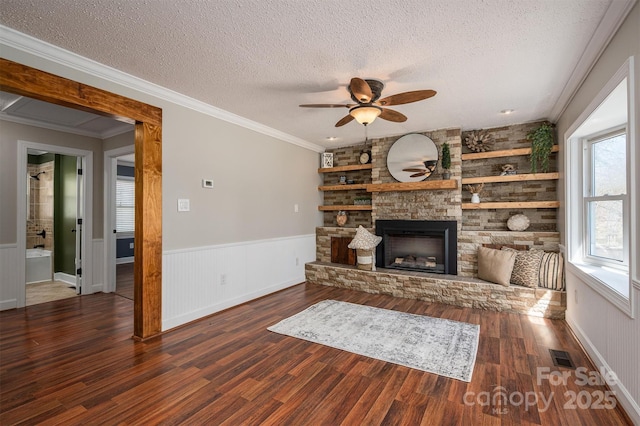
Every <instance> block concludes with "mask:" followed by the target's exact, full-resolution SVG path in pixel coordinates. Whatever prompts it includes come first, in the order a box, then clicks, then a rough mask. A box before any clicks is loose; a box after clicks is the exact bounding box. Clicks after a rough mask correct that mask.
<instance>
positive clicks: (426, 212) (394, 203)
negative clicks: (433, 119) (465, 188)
mask: <svg viewBox="0 0 640 426" xmlns="http://www.w3.org/2000/svg"><path fill="white" fill-rule="evenodd" d="M422 134H424V135H426V136H428V137H429V138H431V139H432V140H433V141H434V142H435V144H436V145H437V146H438V150H439V157H440V159H441V158H442V144H443V143H444V142H448V143H449V146H450V148H451V170H450V171H451V178H452V179H456V180H458V183H459V181H460V177H461V160H460V155H461V139H460V130H459V129H444V130H436V131H432V132H424V133H422ZM400 137H401V136H397V137H391V138H384V139H377V140H375V141H374V144H373V149H372V151H371V152H372V155H373V169H372V171H371V180H372V183H391V182H395V181H396V180H395V179H394V178H393V176H391V174H390V173H389V169H387V154H388V152H389V149H390V148H391V145H393V143H394V142H395V141H396V140H398V139H399V138H400ZM441 175H442V168H441V166H440V161H438V168H437V169H436V171H435V172H434V173H433V174H432V175H431V176H430V177H429V178H428V180H440V179H442V176H441ZM458 187H459V185H458ZM460 203H461V193H460V189H457V190H437V191H406V192H404V191H403V192H379V193H374V196H373V211H372V214H371V217H372V222H373V224H375V221H376V220H377V219H400V220H455V221H457V222H458V231H460V229H461V226H462V222H461V218H462V209H461V206H460Z"/></svg>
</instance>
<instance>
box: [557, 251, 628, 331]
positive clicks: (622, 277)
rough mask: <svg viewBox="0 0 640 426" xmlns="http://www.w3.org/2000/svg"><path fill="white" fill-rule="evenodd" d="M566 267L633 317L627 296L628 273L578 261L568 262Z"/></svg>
mask: <svg viewBox="0 0 640 426" xmlns="http://www.w3.org/2000/svg"><path fill="white" fill-rule="evenodd" d="M568 268H569V269H570V270H571V272H573V273H574V274H576V275H577V276H578V277H579V278H580V279H581V280H582V281H583V282H584V283H586V284H587V285H588V286H589V287H591V288H592V289H593V290H595V291H596V292H598V293H599V294H600V295H601V296H602V297H604V298H605V299H607V300H608V301H609V302H611V303H613V304H614V305H615V306H616V307H618V308H619V309H620V310H621V311H623V312H624V313H625V314H627V315H629V316H630V317H631V318H633V317H634V315H633V309H632V305H631V300H630V298H629V290H630V285H629V275H628V273H626V272H624V271H617V270H615V269H612V268H607V267H603V266H597V265H590V264H585V263H578V262H568Z"/></svg>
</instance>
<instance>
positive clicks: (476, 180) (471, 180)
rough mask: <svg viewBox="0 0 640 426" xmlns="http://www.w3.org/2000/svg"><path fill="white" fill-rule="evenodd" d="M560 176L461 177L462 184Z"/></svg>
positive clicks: (555, 175) (553, 178)
mask: <svg viewBox="0 0 640 426" xmlns="http://www.w3.org/2000/svg"><path fill="white" fill-rule="evenodd" d="M559 176H560V174H559V173H557V172H555V173H526V174H521V175H507V176H479V177H470V178H462V184H463V185H464V184H467V183H491V182H520V181H525V180H555V179H558V178H559Z"/></svg>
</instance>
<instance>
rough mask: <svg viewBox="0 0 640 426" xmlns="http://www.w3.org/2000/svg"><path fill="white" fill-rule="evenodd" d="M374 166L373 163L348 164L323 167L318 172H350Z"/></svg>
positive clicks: (369, 168)
mask: <svg viewBox="0 0 640 426" xmlns="http://www.w3.org/2000/svg"><path fill="white" fill-rule="evenodd" d="M372 168H373V165H372V164H350V165H348V166H336V167H324V168H322V167H321V168H319V169H318V173H335V172H350V171H353V170H371V169H372Z"/></svg>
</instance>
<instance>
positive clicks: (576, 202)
mask: <svg viewBox="0 0 640 426" xmlns="http://www.w3.org/2000/svg"><path fill="white" fill-rule="evenodd" d="M634 75H635V74H634V58H633V56H631V57H629V58H628V59H627V60H626V61H625V63H624V64H623V65H622V67H620V69H619V70H618V71H617V72H616V73H615V74H614V76H613V77H612V78H611V79H610V80H609V82H608V83H607V84H606V85H605V86H604V87H603V88H602V90H600V92H599V93H598V95H597V96H596V97H595V98H594V99H593V101H592V102H591V103H590V104H589V106H588V107H587V108H586V109H585V110H584V111H583V112H582V114H580V116H579V117H578V119H577V120H576V121H575V122H574V123H573V124H572V125H571V126H570V127H569V129H568V130H567V131H566V133H565V134H564V142H565V150H566V155H565V157H564V161H565V176H564V186H565V235H566V242H567V256H566V259H567V269H568V271H569V272H571V273H573V274H574V275H576V276H577V277H578V278H579V279H580V280H581V281H582V282H584V283H585V284H587V285H588V286H589V287H591V288H592V289H593V290H594V291H596V292H597V293H598V294H600V295H601V296H602V297H603V298H604V299H606V300H607V301H609V302H610V303H611V304H613V305H614V306H616V307H617V308H618V309H620V310H621V311H622V312H624V313H625V314H627V315H628V316H629V317H631V318H635V311H634V306H635V302H634V291H633V290H634V287H635V286H637V284H636V283H637V282H638V281H640V275H639V272H638V268H639V267H640V265H638V260H637V259H636V258H637V257H638V255H639V254H640V253H638V252H637V244H636V243H634V241H633V240H632V239H630V240H629V244H627V247H628V249H629V253H628V259H629V268H628V272H627V274H626V275H625V276H623V277H620V275H619V274H614V273H613V272H612V271H608V270H607V268H606V267H604V266H597V265H593V264H589V265H585V264H584V263H581V262H582V259H583V257H584V250H585V247H584V244H585V243H586V240H585V235H584V229H585V227H584V223H583V218H584V213H585V212H584V211H582V210H583V209H584V204H583V196H584V180H583V177H584V163H583V161H582V155H583V139H582V136H584V135H575V133H576V131H577V130H578V129H579V127H580V126H581V125H582V124H583V123H584V122H585V121H586V120H587V119H588V118H589V116H590V115H591V114H592V113H593V112H594V111H595V110H596V109H597V108H598V107H599V106H600V104H602V102H604V100H605V99H606V98H607V96H609V94H610V93H611V92H612V91H613V90H614V89H615V88H616V87H617V86H618V85H619V84H620V83H621V82H622V81H623V80H624V79H625V78H626V79H627V126H626V133H627V197H628V198H627V203H626V206H625V208H626V209H627V217H628V218H629V220H630V222H631V223H629V224H628V228H625V229H627V235H625V238H629V235H636V234H637V232H638V231H637V230H638V227H639V225H640V223H639V222H640V221H639V219H638V213H639V212H638V211H637V205H638V203H637V200H636V197H637V196H638V195H637V194H638V185H637V183H636V182H637V180H638V178H640V173H638V171H637V170H636V168H635V167H631V164H633V162H634V161H635V158H636V152H635V150H636V147H635V142H634V141H635V140H636V134H637V133H636V122H635V117H636V112H635V108H636V107H635V102H636V101H635V82H634V78H633V77H634ZM577 218H579V219H577ZM632 244H633V245H632ZM594 268H596V269H597V270H594ZM609 283H610V284H609ZM620 285H623V286H624V289H625V290H626V293H627V294H628V297H624V295H623V294H621V293H618V292H617V291H616V290H614V289H613V288H620V287H619V286H620Z"/></svg>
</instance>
